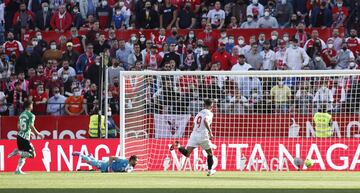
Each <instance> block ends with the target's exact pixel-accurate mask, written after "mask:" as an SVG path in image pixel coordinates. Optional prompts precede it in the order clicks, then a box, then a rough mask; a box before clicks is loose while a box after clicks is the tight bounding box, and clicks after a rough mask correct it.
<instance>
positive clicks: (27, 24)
mask: <svg viewBox="0 0 360 193" xmlns="http://www.w3.org/2000/svg"><path fill="white" fill-rule="evenodd" d="M0 21H1V25H0V42H1V43H2V46H1V47H0V58H1V60H0V114H1V115H18V114H19V113H20V112H21V111H22V110H23V109H22V104H23V102H24V101H25V100H32V101H34V104H35V105H34V113H35V114H37V115H46V114H50V115H88V114H93V113H96V112H97V110H98V107H99V98H100V95H101V94H104V93H103V92H100V91H99V90H98V88H99V85H100V84H101V81H100V78H99V77H100V76H99V75H100V74H99V73H100V68H101V62H102V61H103V62H104V65H107V66H109V85H110V86H109V91H108V93H109V96H110V97H109V101H110V104H111V105H110V106H111V108H112V112H113V114H118V113H119V105H118V104H119V99H118V98H119V97H118V96H119V77H118V76H119V71H122V70H135V71H141V70H167V71H180V70H181V71H185V70H192V71H194V70H199V71H201V70H203V71H204V70H231V71H247V70H301V69H303V70H331V69H358V68H359V63H360V62H359V61H360V57H359V56H360V39H359V38H358V32H359V30H360V0H352V1H350V0H252V1H248V0H225V1H212V0H205V1H200V0H157V1H153V0H137V1H135V0H119V1H115V0H24V1H22V0H3V1H1V4H0ZM253 28H272V29H273V31H272V32H271V36H270V37H266V36H265V34H263V33H260V35H259V36H251V37H250V39H245V38H244V37H243V36H241V35H240V36H238V37H235V36H234V35H231V34H228V33H227V31H228V29H253ZM285 28H292V29H296V33H295V34H288V33H284V34H282V35H281V36H280V35H279V31H280V30H283V29H285ZM307 28H311V29H312V30H311V33H310V34H308V33H307V32H306V31H305V29H307ZM326 28H333V30H332V35H331V37H328V38H327V39H321V38H320V37H319V32H318V30H317V29H326ZM130 29H138V30H139V32H140V30H146V29H152V30H157V31H158V33H156V34H152V35H151V37H150V38H146V37H145V36H144V35H142V34H141V33H134V34H131V37H130V38H129V39H124V38H118V37H117V36H116V31H118V30H130ZM180 29H187V30H188V31H187V34H186V35H185V36H183V35H179V33H178V30H180ZM340 29H342V30H344V31H345V33H344V36H343V34H342V33H340V31H341V30H340ZM79 30H82V31H86V33H85V35H79ZM194 30H200V33H198V34H197V35H195V32H194ZM217 30H219V32H220V33H213V32H214V31H217ZM49 31H55V32H57V33H61V34H62V33H64V32H68V31H70V34H71V35H70V37H69V38H66V37H65V36H61V38H60V40H55V39H54V40H51V41H45V40H44V39H43V36H42V33H44V32H49ZM102 31H105V32H107V33H106V34H103V33H100V32H102ZM27 32H34V34H35V35H34V36H33V37H31V39H30V41H28V42H20V40H21V36H22V35H23V34H24V33H27ZM168 32H170V35H166V34H167V33H168ZM214 34H216V35H214ZM100 53H104V55H103V59H102V58H101V57H100ZM198 77H200V76H198ZM129 79H130V80H128V82H129V83H128V85H129V87H131V86H134V87H136V86H135V85H136V83H137V81H138V80H136V79H137V77H135V78H132V77H130V78H129ZM147 83H148V86H147V89H146V92H147V96H148V97H149V98H148V99H149V101H152V103H151V104H150V105H153V106H158V108H156V109H157V111H161V112H162V113H174V112H183V111H188V110H189V109H187V110H179V109H176V108H177V107H181V106H186V107H187V106H193V105H191V104H192V101H196V100H198V99H199V98H204V97H209V98H213V99H217V100H218V101H219V102H221V103H219V104H220V105H219V107H220V109H221V111H223V112H224V113H225V112H226V113H245V112H254V111H256V112H260V111H261V112H266V111H267V110H269V109H276V110H277V111H278V112H291V111H294V110H295V109H296V110H298V111H299V112H302V113H307V112H312V110H310V109H314V108H317V106H319V103H320V102H325V103H327V104H328V105H329V108H330V109H332V110H334V111H337V112H339V111H343V110H349V109H348V108H346V107H347V104H349V103H353V104H355V103H356V104H359V103H360V101H359V100H360V97H357V95H358V94H357V93H358V92H359V93H360V90H359V89H358V87H357V85H358V79H357V78H353V77H345V78H344V77H342V78H335V79H322V80H303V79H302V80H300V79H296V78H286V79H281V80H278V79H272V80H267V79H264V78H242V79H240V78H238V79H229V78H226V77H225V78H224V77H202V76H201V78H200V79H198V78H196V77H189V76H181V77H172V78H169V77H161V78H156V77H155V78H153V77H148V78H147ZM358 90H359V91H358ZM169 96H171V99H168V98H167V97H169ZM134 100H136V99H134ZM175 102H176V103H178V102H180V103H183V104H182V105H179V104H165V103H175ZM132 103H133V102H132V101H131V100H129V101H127V107H128V108H131V106H132ZM134 104H136V101H135V103H134ZM291 104H295V105H291ZM259 105H261V107H260V106H259ZM269 105H273V107H274V108H270V107H269ZM168 106H171V108H172V109H171V110H169V109H166V108H167V107H168Z"/></svg>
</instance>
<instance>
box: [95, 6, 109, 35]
mask: <svg viewBox="0 0 360 193" xmlns="http://www.w3.org/2000/svg"><path fill="white" fill-rule="evenodd" d="M112 15H113V13H112V9H111V7H110V6H109V5H108V0H102V1H101V2H100V6H98V7H96V16H97V18H98V19H99V22H100V29H103V30H104V29H108V28H109V27H110V24H111V22H110V20H111V17H112Z"/></svg>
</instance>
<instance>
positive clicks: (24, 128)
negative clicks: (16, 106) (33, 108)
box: [18, 110, 35, 140]
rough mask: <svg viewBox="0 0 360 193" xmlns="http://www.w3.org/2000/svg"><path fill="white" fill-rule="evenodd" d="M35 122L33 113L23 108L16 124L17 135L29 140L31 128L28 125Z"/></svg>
mask: <svg viewBox="0 0 360 193" xmlns="http://www.w3.org/2000/svg"><path fill="white" fill-rule="evenodd" d="M34 122H35V115H34V114H32V113H31V112H30V111H28V110H25V111H24V112H22V113H21V115H20V116H19V121H18V125H19V128H20V131H19V133H18V135H19V136H20V137H22V138H24V139H26V140H30V134H31V128H30V126H31V125H33V124H34Z"/></svg>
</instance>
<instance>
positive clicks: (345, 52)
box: [335, 42, 355, 69]
mask: <svg viewBox="0 0 360 193" xmlns="http://www.w3.org/2000/svg"><path fill="white" fill-rule="evenodd" d="M354 59H355V57H354V53H353V52H352V51H351V50H349V49H348V45H347V43H346V42H345V43H343V45H342V49H341V50H339V51H338V52H337V55H336V67H335V69H348V68H349V63H350V62H351V61H352V60H354Z"/></svg>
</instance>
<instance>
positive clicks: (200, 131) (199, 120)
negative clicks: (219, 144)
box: [187, 109, 214, 150]
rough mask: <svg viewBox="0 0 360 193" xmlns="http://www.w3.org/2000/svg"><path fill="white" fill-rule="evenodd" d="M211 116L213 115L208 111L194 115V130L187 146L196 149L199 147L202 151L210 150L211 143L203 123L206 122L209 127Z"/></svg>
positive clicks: (204, 110)
mask: <svg viewBox="0 0 360 193" xmlns="http://www.w3.org/2000/svg"><path fill="white" fill-rule="evenodd" d="M213 116H214V114H213V113H212V112H211V111H210V110H208V109H203V110H202V111H200V112H199V113H198V114H197V115H196V117H195V119H194V128H193V131H192V133H191V135H190V138H189V141H188V144H187V146H189V147H195V148H196V147H197V146H199V145H200V146H201V148H203V149H204V150H208V149H211V141H210V138H209V132H208V130H207V129H206V127H205V121H207V122H208V123H209V125H210V124H211V123H212V119H213Z"/></svg>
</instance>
